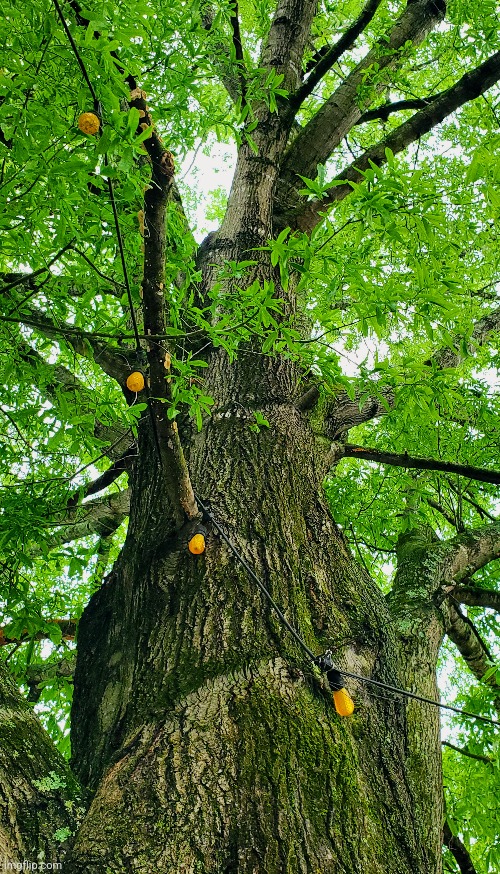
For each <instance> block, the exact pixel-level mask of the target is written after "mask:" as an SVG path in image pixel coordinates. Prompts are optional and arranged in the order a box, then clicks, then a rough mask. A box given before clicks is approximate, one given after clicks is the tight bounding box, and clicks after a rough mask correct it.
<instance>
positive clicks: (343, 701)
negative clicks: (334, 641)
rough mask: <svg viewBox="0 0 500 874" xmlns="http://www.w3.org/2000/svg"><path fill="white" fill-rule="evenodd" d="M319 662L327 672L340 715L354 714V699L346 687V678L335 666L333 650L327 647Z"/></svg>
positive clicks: (334, 701)
mask: <svg viewBox="0 0 500 874" xmlns="http://www.w3.org/2000/svg"><path fill="white" fill-rule="evenodd" d="M317 664H318V665H319V667H320V668H321V670H322V671H324V672H325V673H326V678H327V680H328V685H329V686H330V689H331V690H332V697H333V703H334V704H335V710H336V711H337V713H338V715H339V716H352V714H353V713H354V701H353V700H352V698H351V696H350V695H349V692H348V691H347V689H345V688H344V678H343V677H342V674H341V673H340V671H339V669H338V668H336V667H335V663H334V661H333V658H332V651H331V650H330V649H327V651H326V652H325V653H324V655H322V656H320V657H319V658H318V659H317Z"/></svg>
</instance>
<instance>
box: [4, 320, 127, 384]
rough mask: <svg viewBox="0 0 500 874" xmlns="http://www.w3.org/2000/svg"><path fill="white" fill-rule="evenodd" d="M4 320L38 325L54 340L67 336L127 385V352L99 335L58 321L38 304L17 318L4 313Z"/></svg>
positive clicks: (76, 347) (76, 349)
mask: <svg viewBox="0 0 500 874" xmlns="http://www.w3.org/2000/svg"><path fill="white" fill-rule="evenodd" d="M0 321H5V322H14V323H16V324H24V325H27V326H28V327H33V328H36V329H37V330H39V331H40V332H41V333H42V334H44V336H45V337H48V338H49V339H51V340H60V339H61V336H62V337H64V339H65V341H66V343H67V344H68V346H70V347H71V348H72V349H73V351H74V352H76V353H77V354H78V355H81V356H82V357H83V358H89V359H91V360H92V361H94V362H95V363H96V364H97V365H98V366H99V367H100V368H101V370H103V371H104V373H106V374H107V375H108V376H111V377H112V378H113V379H115V380H116V381H117V382H118V383H119V384H120V385H121V386H123V385H124V383H125V381H126V379H127V376H128V374H129V373H130V368H129V367H128V365H127V363H126V362H124V360H123V355H120V354H119V353H118V351H117V350H115V349H112V348H111V347H110V346H107V345H106V344H105V343H101V342H100V341H99V340H96V338H95V336H94V335H93V334H91V333H89V332H88V331H83V330H80V329H79V328H75V327H73V326H72V325H67V324H65V323H63V324H61V323H60V322H59V323H57V322H55V321H54V320H52V319H51V318H50V317H49V316H48V315H46V313H42V312H41V311H40V310H38V309H35V308H34V307H29V308H28V311H27V312H26V311H25V312H23V313H19V314H18V315H17V316H15V317H14V316H0Z"/></svg>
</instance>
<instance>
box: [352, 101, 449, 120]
mask: <svg viewBox="0 0 500 874" xmlns="http://www.w3.org/2000/svg"><path fill="white" fill-rule="evenodd" d="M440 96H441V95H439V94H435V95H434V96H430V97H415V98H413V99H410V100H395V101H394V103H384V104H383V106H379V107H377V109H369V110H368V111H367V112H364V113H363V115H362V116H361V117H360V118H359V119H358V121H357V122H356V126H357V125H360V124H366V122H368V121H377V120H380V121H387V119H388V118H389V116H390V115H392V114H393V113H394V112H404V111H405V110H408V109H424V108H425V107H426V106H429V104H430V103H432V101H433V100H437V98H438V97H440Z"/></svg>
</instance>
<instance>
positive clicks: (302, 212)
mask: <svg viewBox="0 0 500 874" xmlns="http://www.w3.org/2000/svg"><path fill="white" fill-rule="evenodd" d="M499 79H500V52H496V53H495V54H494V55H492V57H491V58H488V60H487V61H484V63H483V64H481V65H480V66H479V67H476V69H475V70H471V71H470V72H469V73H465V75H464V76H462V78H461V79H459V81H458V82H457V83H456V84H455V85H453V86H452V87H451V88H449V89H448V90H447V91H444V92H443V93H442V94H441V95H440V96H439V97H437V98H436V99H435V100H434V101H433V102H432V103H431V104H430V105H429V106H427V107H426V108H425V109H422V110H421V111H420V112H417V113H416V114H415V115H414V116H412V117H411V118H410V119H408V121H406V122H404V124H402V125H400V127H398V128H396V129H395V130H394V131H392V133H390V134H389V135H388V136H387V137H386V138H385V139H384V140H382V141H381V142H380V143H378V144H377V145H375V146H372V147H371V148H370V149H367V151H366V152H364V154H363V155H360V157H359V158H357V159H356V161H355V163H353V164H351V165H350V167H347V168H346V170H344V171H343V172H342V173H340V175H339V177H338V179H337V182H339V183H344V184H338V185H335V186H334V187H333V188H331V189H330V191H329V192H328V193H327V194H326V196H325V197H324V198H323V199H322V200H316V201H310V202H309V203H303V204H302V205H301V206H299V207H297V208H296V209H292V210H291V212H290V211H286V210H285V213H284V214H283V219H282V221H284V224H285V225H290V226H291V227H294V228H299V229H301V230H303V231H307V232H310V231H311V230H312V229H313V228H314V227H315V226H316V224H318V222H319V221H320V219H321V215H322V214H323V213H324V212H325V211H326V210H327V209H328V207H329V206H330V205H331V204H333V203H335V202H337V201H340V200H343V199H344V198H345V197H347V195H348V194H350V192H351V191H352V186H351V185H350V183H357V182H360V181H361V180H362V179H363V172H364V171H365V170H367V169H368V168H369V167H370V166H371V164H372V163H373V164H375V165H376V166H378V167H381V166H383V165H384V164H385V163H386V162H387V153H386V150H389V152H392V153H393V154H395V155H396V154H398V153H399V152H402V151H403V150H404V149H406V148H407V147H408V146H409V145H410V144H411V143H414V142H415V141H416V140H419V139H420V138H421V137H422V136H424V134H426V133H429V131H431V130H432V129H433V128H434V127H436V126H437V125H438V124H440V123H441V122H442V121H444V119H445V118H447V117H448V116H449V115H451V114H452V113H453V112H455V110H457V109H458V108H459V107H460V106H463V105H464V103H468V102H470V101H471V100H475V99H476V97H479V96H480V95H481V94H484V92H485V91H487V90H488V89H489V88H491V87H492V86H493V85H495V84H496V83H497V82H498V81H499ZM297 139H298V138H297ZM294 147H295V144H294Z"/></svg>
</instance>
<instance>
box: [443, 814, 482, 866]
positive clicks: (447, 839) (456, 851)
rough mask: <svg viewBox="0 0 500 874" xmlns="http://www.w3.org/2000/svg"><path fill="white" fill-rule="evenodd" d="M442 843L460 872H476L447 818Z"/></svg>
mask: <svg viewBox="0 0 500 874" xmlns="http://www.w3.org/2000/svg"><path fill="white" fill-rule="evenodd" d="M443 844H444V846H445V847H447V848H448V849H449V851H450V853H451V854H452V856H453V858H454V859H455V861H456V863H457V865H458V867H459V868H460V874H477V871H476V869H475V868H474V865H473V863H472V859H471V857H470V855H469V853H468V850H467V849H466V848H465V846H464V845H463V843H462V841H461V840H460V838H458V837H457V836H456V835H454V834H453V832H452V830H451V828H450V826H449V823H448V820H446V822H445V824H444V827H443Z"/></svg>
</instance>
